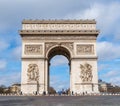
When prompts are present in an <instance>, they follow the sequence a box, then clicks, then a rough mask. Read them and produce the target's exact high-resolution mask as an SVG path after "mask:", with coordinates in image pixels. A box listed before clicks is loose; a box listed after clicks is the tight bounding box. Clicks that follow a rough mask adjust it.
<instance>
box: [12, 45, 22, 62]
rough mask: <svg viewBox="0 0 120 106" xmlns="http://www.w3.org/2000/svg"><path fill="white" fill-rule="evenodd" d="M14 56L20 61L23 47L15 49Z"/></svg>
mask: <svg viewBox="0 0 120 106" xmlns="http://www.w3.org/2000/svg"><path fill="white" fill-rule="evenodd" d="M12 55H13V58H14V59H18V60H20V58H21V55H22V47H21V46H18V47H16V48H14V49H13V51H12Z"/></svg>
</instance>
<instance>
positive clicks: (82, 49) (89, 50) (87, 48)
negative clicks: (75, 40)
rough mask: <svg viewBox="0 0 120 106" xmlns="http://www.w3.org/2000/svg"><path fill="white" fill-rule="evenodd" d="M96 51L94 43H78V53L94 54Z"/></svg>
mask: <svg viewBox="0 0 120 106" xmlns="http://www.w3.org/2000/svg"><path fill="white" fill-rule="evenodd" d="M93 53H94V45H77V54H78V55H83V54H93Z"/></svg>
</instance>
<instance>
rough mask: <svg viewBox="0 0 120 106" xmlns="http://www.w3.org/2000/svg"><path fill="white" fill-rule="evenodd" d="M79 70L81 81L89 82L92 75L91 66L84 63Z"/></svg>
mask: <svg viewBox="0 0 120 106" xmlns="http://www.w3.org/2000/svg"><path fill="white" fill-rule="evenodd" d="M80 69H81V75H80V77H81V80H82V81H83V82H91V81H92V78H93V75H92V66H91V65H90V64H88V63H85V64H84V65H82V64H80Z"/></svg>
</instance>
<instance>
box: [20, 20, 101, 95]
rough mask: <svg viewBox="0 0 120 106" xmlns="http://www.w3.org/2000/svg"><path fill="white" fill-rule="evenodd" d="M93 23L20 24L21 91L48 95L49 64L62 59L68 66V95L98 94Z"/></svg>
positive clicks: (26, 22)
mask: <svg viewBox="0 0 120 106" xmlns="http://www.w3.org/2000/svg"><path fill="white" fill-rule="evenodd" d="M98 34H99V31H98V30H97V29H96V21H95V20H23V22H22V30H20V35H21V38H22V74H21V76H22V79H21V91H22V93H24V94H31V93H34V92H39V93H41V94H42V93H43V92H44V91H45V92H46V93H48V92H49V91H48V88H49V62H50V60H51V58H52V57H53V56H55V55H64V56H65V57H66V58H67V59H68V60H69V65H70V91H71V92H72V91H73V92H74V93H83V92H87V93H98V92H99V91H98V75H97V74H98V72H97V54H96V38H97V36H98Z"/></svg>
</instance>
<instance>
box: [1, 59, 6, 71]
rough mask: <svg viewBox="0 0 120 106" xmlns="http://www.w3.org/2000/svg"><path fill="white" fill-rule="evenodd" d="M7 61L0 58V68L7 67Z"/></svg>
mask: <svg viewBox="0 0 120 106" xmlns="http://www.w3.org/2000/svg"><path fill="white" fill-rule="evenodd" d="M6 65H7V62H6V61H5V60H0V70H2V69H5V68H6Z"/></svg>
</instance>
